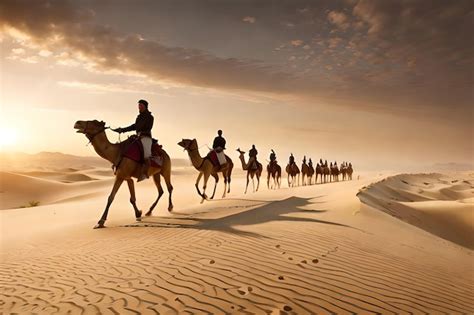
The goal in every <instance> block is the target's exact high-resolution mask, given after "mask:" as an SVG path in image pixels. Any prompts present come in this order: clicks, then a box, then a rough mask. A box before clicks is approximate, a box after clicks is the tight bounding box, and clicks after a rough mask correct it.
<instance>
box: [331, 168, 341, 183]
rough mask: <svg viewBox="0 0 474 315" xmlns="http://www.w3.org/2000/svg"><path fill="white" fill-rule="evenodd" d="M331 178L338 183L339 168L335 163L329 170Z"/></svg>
mask: <svg viewBox="0 0 474 315" xmlns="http://www.w3.org/2000/svg"><path fill="white" fill-rule="evenodd" d="M331 177H332V179H333V180H334V181H335V182H338V181H339V168H338V167H337V163H334V164H333V166H332V168H331Z"/></svg>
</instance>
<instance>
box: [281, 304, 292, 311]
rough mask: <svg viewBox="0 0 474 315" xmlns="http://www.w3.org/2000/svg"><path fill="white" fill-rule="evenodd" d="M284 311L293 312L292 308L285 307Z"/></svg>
mask: <svg viewBox="0 0 474 315" xmlns="http://www.w3.org/2000/svg"><path fill="white" fill-rule="evenodd" d="M283 310H284V311H286V312H291V311H292V310H293V309H292V308H291V306H288V305H285V306H283Z"/></svg>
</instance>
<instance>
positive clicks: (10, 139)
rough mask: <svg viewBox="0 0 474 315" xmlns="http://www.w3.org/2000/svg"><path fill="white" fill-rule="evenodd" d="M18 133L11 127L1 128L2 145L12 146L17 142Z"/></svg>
mask: <svg viewBox="0 0 474 315" xmlns="http://www.w3.org/2000/svg"><path fill="white" fill-rule="evenodd" d="M17 140H18V133H17V131H16V130H14V129H11V128H0V147H2V148H3V147H5V146H10V145H13V144H15V143H16V142H17Z"/></svg>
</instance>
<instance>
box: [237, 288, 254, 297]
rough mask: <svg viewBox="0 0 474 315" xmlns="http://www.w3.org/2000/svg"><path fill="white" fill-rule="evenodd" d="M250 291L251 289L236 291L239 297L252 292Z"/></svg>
mask: <svg viewBox="0 0 474 315" xmlns="http://www.w3.org/2000/svg"><path fill="white" fill-rule="evenodd" d="M252 291H253V288H252V287H246V288H240V289H237V293H239V294H240V295H247V294H250V292H252Z"/></svg>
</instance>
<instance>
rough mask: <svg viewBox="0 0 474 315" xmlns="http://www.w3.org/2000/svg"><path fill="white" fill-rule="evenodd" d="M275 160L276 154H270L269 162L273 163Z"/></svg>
mask: <svg viewBox="0 0 474 315" xmlns="http://www.w3.org/2000/svg"><path fill="white" fill-rule="evenodd" d="M275 160H276V154H275V152H272V153H270V161H271V162H273V161H275Z"/></svg>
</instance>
